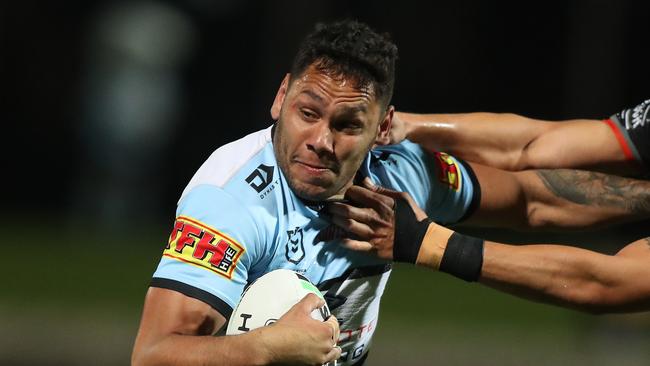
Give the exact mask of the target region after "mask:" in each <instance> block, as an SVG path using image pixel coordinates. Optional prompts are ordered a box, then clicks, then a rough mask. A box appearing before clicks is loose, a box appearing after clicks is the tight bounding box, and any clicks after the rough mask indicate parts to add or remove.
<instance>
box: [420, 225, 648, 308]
mask: <svg viewBox="0 0 650 366" xmlns="http://www.w3.org/2000/svg"><path fill="white" fill-rule="evenodd" d="M452 235H459V234H454V231H452V230H450V229H447V228H445V227H442V226H439V225H437V224H435V223H432V224H430V228H429V230H428V231H427V234H426V235H425V237H424V240H423V243H422V246H421V248H420V250H419V253H418V257H417V261H416V264H417V265H419V266H424V267H428V268H431V269H434V270H442V271H445V272H448V273H450V274H452V275H454V276H456V277H461V278H462V276H460V275H459V273H462V272H463V267H464V266H474V265H475V264H476V263H477V261H476V258H471V257H470V256H467V255H466V254H464V253H463V254H461V255H460V256H458V255H453V254H451V253H450V250H454V249H453V248H450V246H449V243H450V237H451V236H452ZM460 236H461V237H464V239H461V240H463V241H464V242H465V243H467V244H469V243H471V240H469V238H470V237H465V236H463V235H460ZM473 240H474V239H473ZM482 249H483V250H482V253H481V258H480V263H481V266H480V275H479V276H478V277H475V278H473V279H472V280H478V281H479V282H481V283H483V284H484V285H486V286H489V287H492V288H495V289H497V290H500V291H503V292H507V293H510V294H513V295H515V296H519V297H523V298H526V299H530V300H535V301H540V302H545V303H551V304H556V305H560V306H564V307H570V308H575V309H577V310H581V311H586V312H592V313H600V312H624V311H639V310H647V309H648V307H649V306H650V285H645V282H646V281H640V279H642V278H647V276H648V275H650V266H648V263H649V262H650V238H646V239H643V240H640V241H638V242H635V243H633V244H630V245H628V246H627V247H626V248H625V249H624V250H622V251H621V252H619V253H618V254H617V255H616V256H609V255H603V254H600V253H596V252H592V251H589V250H585V249H579V248H574V247H569V246H563V245H521V246H516V245H507V244H501V243H496V242H490V241H486V242H484V244H483V248H482ZM462 252H466V249H465V248H463V249H462ZM450 257H451V258H455V265H454V268H453V270H452V271H449V270H448V268H449V267H447V269H445V268H443V266H442V265H441V264H442V263H444V261H445V259H446V260H449V259H450Z"/></svg>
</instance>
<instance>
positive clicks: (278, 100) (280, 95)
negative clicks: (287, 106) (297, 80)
mask: <svg viewBox="0 0 650 366" xmlns="http://www.w3.org/2000/svg"><path fill="white" fill-rule="evenodd" d="M290 77H291V74H286V75H285V76H284V79H282V83H281V84H280V88H279V89H278V92H277V93H276V94H275V99H274V100H273V105H271V118H273V120H274V121H277V120H278V119H279V118H280V110H282V103H283V102H284V97H285V96H286V95H287V90H288V89H289V78H290Z"/></svg>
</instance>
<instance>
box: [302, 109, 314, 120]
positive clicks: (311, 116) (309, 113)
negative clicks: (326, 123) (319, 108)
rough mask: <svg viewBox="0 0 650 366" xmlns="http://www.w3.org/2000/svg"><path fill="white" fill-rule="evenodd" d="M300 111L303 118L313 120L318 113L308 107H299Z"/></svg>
mask: <svg viewBox="0 0 650 366" xmlns="http://www.w3.org/2000/svg"><path fill="white" fill-rule="evenodd" d="M300 113H301V114H302V117H303V118H304V119H308V120H314V119H317V118H318V115H317V114H316V113H314V112H312V111H310V110H308V109H301V110H300Z"/></svg>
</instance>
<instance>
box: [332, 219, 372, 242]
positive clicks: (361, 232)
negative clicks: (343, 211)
mask: <svg viewBox="0 0 650 366" xmlns="http://www.w3.org/2000/svg"><path fill="white" fill-rule="evenodd" d="M332 223H333V224H334V225H336V226H338V227H340V228H341V229H343V230H345V231H347V232H348V233H350V234H352V235H355V236H357V237H359V238H362V239H370V238H372V237H373V233H374V230H372V229H371V228H370V227H369V226H368V225H366V224H364V223H360V222H358V221H355V220H353V219H350V218H346V217H341V216H339V215H332Z"/></svg>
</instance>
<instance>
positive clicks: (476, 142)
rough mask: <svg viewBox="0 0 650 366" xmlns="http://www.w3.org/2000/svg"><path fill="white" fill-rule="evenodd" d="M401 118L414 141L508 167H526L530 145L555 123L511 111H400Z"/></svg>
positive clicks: (514, 168)
mask: <svg viewBox="0 0 650 366" xmlns="http://www.w3.org/2000/svg"><path fill="white" fill-rule="evenodd" d="M397 118H399V119H400V120H402V121H403V122H404V129H405V135H406V138H408V139H409V140H411V141H413V142H416V143H418V144H420V145H422V146H424V147H426V148H428V149H431V150H436V151H445V152H447V153H450V154H452V155H454V156H457V157H459V158H462V159H465V160H469V161H473V162H477V163H481V164H485V165H489V166H493V167H495V168H500V169H504V170H521V169H524V168H526V166H524V165H525V164H526V162H525V161H523V160H522V157H523V156H524V152H525V149H526V147H527V146H528V145H529V144H530V143H531V141H534V140H535V139H536V138H537V137H538V136H540V135H541V134H542V133H543V132H544V131H546V130H547V129H548V128H549V127H551V126H553V123H552V122H545V121H537V120H532V119H529V118H526V117H523V116H519V115H516V114H511V113H485V112H477V113H459V114H415V113H398V114H397ZM522 164H523V165H522Z"/></svg>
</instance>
